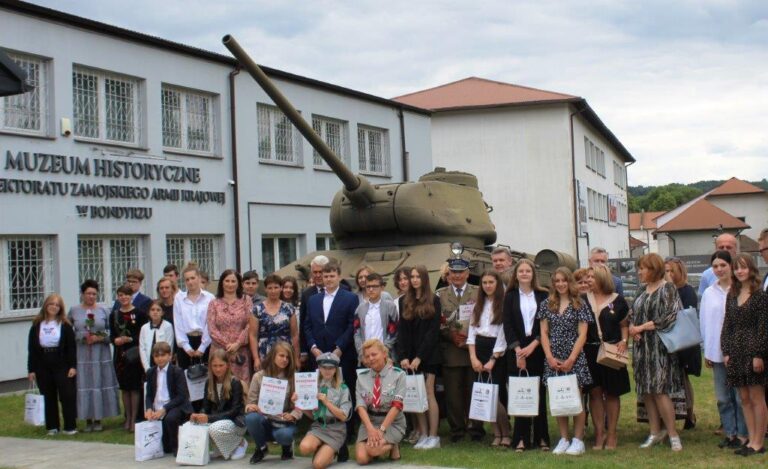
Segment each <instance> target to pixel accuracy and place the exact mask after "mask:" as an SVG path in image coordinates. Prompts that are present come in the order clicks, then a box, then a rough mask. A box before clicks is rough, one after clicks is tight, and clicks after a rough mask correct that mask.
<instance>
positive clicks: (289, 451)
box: [280, 445, 293, 461]
mask: <svg viewBox="0 0 768 469" xmlns="http://www.w3.org/2000/svg"><path fill="white" fill-rule="evenodd" d="M282 448H283V454H281V455H280V459H282V460H283V461H287V460H289V459H293V447H292V446H291V445H288V446H283V447H282Z"/></svg>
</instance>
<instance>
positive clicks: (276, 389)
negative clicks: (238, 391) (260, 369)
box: [258, 376, 288, 415]
mask: <svg viewBox="0 0 768 469" xmlns="http://www.w3.org/2000/svg"><path fill="white" fill-rule="evenodd" d="M286 394H288V380H286V379H277V378H270V377H268V376H265V377H264V378H263V379H262V380H261V389H260V390H259V403H258V406H259V412H261V413H262V414H264V415H279V414H282V413H283V408H284V406H285V396H286Z"/></svg>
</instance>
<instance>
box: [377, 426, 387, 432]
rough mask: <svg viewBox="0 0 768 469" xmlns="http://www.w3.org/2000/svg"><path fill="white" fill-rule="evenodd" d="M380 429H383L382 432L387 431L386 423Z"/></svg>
mask: <svg viewBox="0 0 768 469" xmlns="http://www.w3.org/2000/svg"><path fill="white" fill-rule="evenodd" d="M379 430H381V433H387V427H385V426H384V425H382V426H380V427H379Z"/></svg>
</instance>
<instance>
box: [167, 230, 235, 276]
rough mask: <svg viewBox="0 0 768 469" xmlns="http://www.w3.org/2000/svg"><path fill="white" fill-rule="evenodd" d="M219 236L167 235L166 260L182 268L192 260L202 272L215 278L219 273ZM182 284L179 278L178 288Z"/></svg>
mask: <svg viewBox="0 0 768 469" xmlns="http://www.w3.org/2000/svg"><path fill="white" fill-rule="evenodd" d="M220 242H221V237H220V236H168V237H167V238H166V240H165V248H166V260H167V261H168V264H175V265H176V266H177V267H178V268H179V270H183V269H184V266H185V265H186V264H187V262H194V263H196V264H197V266H198V267H199V268H200V270H201V271H202V272H205V273H206V274H208V275H209V276H210V278H211V280H215V279H216V278H217V277H218V276H219V274H221V270H222V269H221V266H220V264H219V252H220ZM183 285H184V281H183V279H181V278H180V279H179V288H182V287H183Z"/></svg>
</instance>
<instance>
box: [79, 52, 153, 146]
mask: <svg viewBox="0 0 768 469" xmlns="http://www.w3.org/2000/svg"><path fill="white" fill-rule="evenodd" d="M139 86H140V82H139V80H138V79H136V78H130V77H126V76H122V75H115V74H111V73H106V72H97V71H95V70H90V69H87V68H83V67H78V66H75V68H74V70H73V71H72V95H73V100H74V103H73V105H74V131H75V135H76V136H77V137H82V138H89V139H95V140H103V141H109V142H119V143H127V144H130V145H138V144H139V143H141V139H140V137H141V126H140V121H141V119H140V112H139V111H140V103H139Z"/></svg>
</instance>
